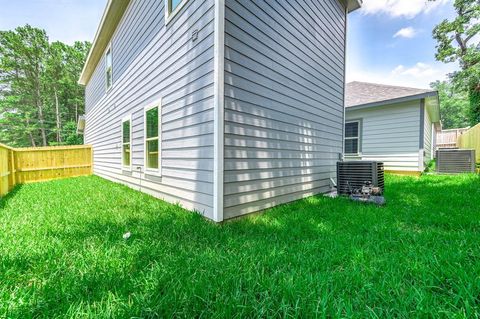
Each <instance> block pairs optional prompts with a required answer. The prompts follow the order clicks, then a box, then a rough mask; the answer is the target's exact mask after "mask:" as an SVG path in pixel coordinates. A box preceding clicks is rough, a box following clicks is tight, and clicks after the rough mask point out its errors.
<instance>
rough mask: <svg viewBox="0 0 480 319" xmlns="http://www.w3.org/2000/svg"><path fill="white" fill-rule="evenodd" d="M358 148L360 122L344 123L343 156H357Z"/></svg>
mask: <svg viewBox="0 0 480 319" xmlns="http://www.w3.org/2000/svg"><path fill="white" fill-rule="evenodd" d="M359 146H360V122H359V121H352V122H346V123H345V154H358V153H359Z"/></svg>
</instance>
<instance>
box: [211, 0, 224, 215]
mask: <svg viewBox="0 0 480 319" xmlns="http://www.w3.org/2000/svg"><path fill="white" fill-rule="evenodd" d="M214 34H215V44H214V50H213V51H214V52H213V54H214V68H215V70H214V75H213V76H214V99H213V100H214V102H213V105H214V147H213V149H214V154H213V220H214V221H216V222H221V221H223V196H224V193H223V187H224V183H223V169H224V149H223V148H224V133H225V113H224V112H225V109H224V107H225V96H224V92H225V81H224V77H225V74H224V71H225V60H224V59H225V0H215V33H214Z"/></svg>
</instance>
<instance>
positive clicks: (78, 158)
mask: <svg viewBox="0 0 480 319" xmlns="http://www.w3.org/2000/svg"><path fill="white" fill-rule="evenodd" d="M92 156H93V151H92V147H91V146H88V145H79V146H58V147H36V148H11V147H8V146H5V145H2V144H0V196H3V195H5V194H6V193H8V192H9V191H10V190H11V189H12V188H13V187H14V186H15V185H16V184H23V183H33V182H40V181H47V180H52V179H60V178H66V177H74V176H83V175H90V174H92V170H93V165H92V162H93V161H92Z"/></svg>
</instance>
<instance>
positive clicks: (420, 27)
mask: <svg viewBox="0 0 480 319" xmlns="http://www.w3.org/2000/svg"><path fill="white" fill-rule="evenodd" d="M451 1H452V0H436V1H435V2H427V1H426V0H364V6H363V8H362V9H360V10H357V11H355V12H353V13H351V14H350V15H349V21H348V54H347V81H366V82H374V83H383V84H391V85H403V86H410V87H418V88H428V87H429V84H430V83H431V82H433V81H435V80H443V79H445V78H446V75H447V74H448V73H451V72H453V71H454V70H456V68H457V66H456V65H455V64H444V63H441V62H436V61H435V44H436V43H435V41H434V40H433V39H432V30H433V28H434V26H435V25H437V24H438V23H439V22H441V21H442V20H443V19H445V18H451V17H452V16H453V15H454V11H453V8H452V3H451ZM106 2H107V0H0V8H1V12H0V30H10V29H14V28H15V27H17V26H20V25H24V24H27V23H28V24H30V25H32V26H36V27H40V28H43V29H45V30H46V31H47V33H48V35H49V36H50V39H51V40H52V41H53V40H60V41H63V42H66V43H70V44H71V43H73V42H74V41H76V40H80V41H85V40H89V41H92V40H93V38H94V35H95V31H96V29H97V27H98V24H99V22H100V19H101V16H102V13H103V10H104V7H105V5H106Z"/></svg>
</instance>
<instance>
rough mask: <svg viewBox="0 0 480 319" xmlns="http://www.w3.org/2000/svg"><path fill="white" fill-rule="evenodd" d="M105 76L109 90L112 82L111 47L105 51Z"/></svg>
mask: <svg viewBox="0 0 480 319" xmlns="http://www.w3.org/2000/svg"><path fill="white" fill-rule="evenodd" d="M105 76H106V78H107V90H109V89H110V88H111V87H112V84H113V60H112V48H111V47H110V48H108V49H107V52H106V53H105Z"/></svg>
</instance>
